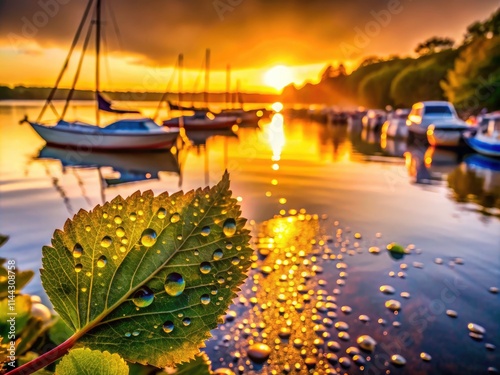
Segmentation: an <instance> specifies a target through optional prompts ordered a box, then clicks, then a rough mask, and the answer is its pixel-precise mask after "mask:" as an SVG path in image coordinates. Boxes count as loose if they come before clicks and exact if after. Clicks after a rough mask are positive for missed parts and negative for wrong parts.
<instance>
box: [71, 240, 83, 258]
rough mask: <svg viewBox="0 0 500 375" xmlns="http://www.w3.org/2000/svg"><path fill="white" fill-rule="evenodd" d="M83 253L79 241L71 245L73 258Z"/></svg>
mask: <svg viewBox="0 0 500 375" xmlns="http://www.w3.org/2000/svg"><path fill="white" fill-rule="evenodd" d="M82 254H83V247H82V245H80V244H79V243H76V244H75V246H74V247H73V256H74V257H75V258H80V257H81V256H82Z"/></svg>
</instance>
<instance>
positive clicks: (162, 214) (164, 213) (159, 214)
mask: <svg viewBox="0 0 500 375" xmlns="http://www.w3.org/2000/svg"><path fill="white" fill-rule="evenodd" d="M156 216H157V217H158V219H165V217H167V210H166V209H164V208H163V207H160V208H159V209H158V212H157V213H156Z"/></svg>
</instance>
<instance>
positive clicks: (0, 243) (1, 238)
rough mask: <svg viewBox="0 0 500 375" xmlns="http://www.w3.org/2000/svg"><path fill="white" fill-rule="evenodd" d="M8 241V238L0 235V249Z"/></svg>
mask: <svg viewBox="0 0 500 375" xmlns="http://www.w3.org/2000/svg"><path fill="white" fill-rule="evenodd" d="M8 240H9V236H5V235H3V234H0V247H2V246H3V245H4V244H5V243H6V242H7V241H8Z"/></svg>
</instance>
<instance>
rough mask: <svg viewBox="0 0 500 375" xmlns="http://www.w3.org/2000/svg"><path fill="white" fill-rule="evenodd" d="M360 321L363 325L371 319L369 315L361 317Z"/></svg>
mask: <svg viewBox="0 0 500 375" xmlns="http://www.w3.org/2000/svg"><path fill="white" fill-rule="evenodd" d="M358 319H359V320H360V321H362V322H363V323H367V322H369V321H370V317H369V316H368V315H360V316H359V318H358Z"/></svg>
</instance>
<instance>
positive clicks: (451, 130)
mask: <svg viewBox="0 0 500 375" xmlns="http://www.w3.org/2000/svg"><path fill="white" fill-rule="evenodd" d="M468 129H470V126H469V125H468V124H467V123H466V122H464V121H462V120H460V119H458V118H457V119H449V120H440V121H436V122H434V123H432V124H430V125H429V127H428V128H427V141H428V142H429V144H430V145H431V146H434V147H459V146H462V145H464V141H463V134H464V132H465V131H466V130H468Z"/></svg>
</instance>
